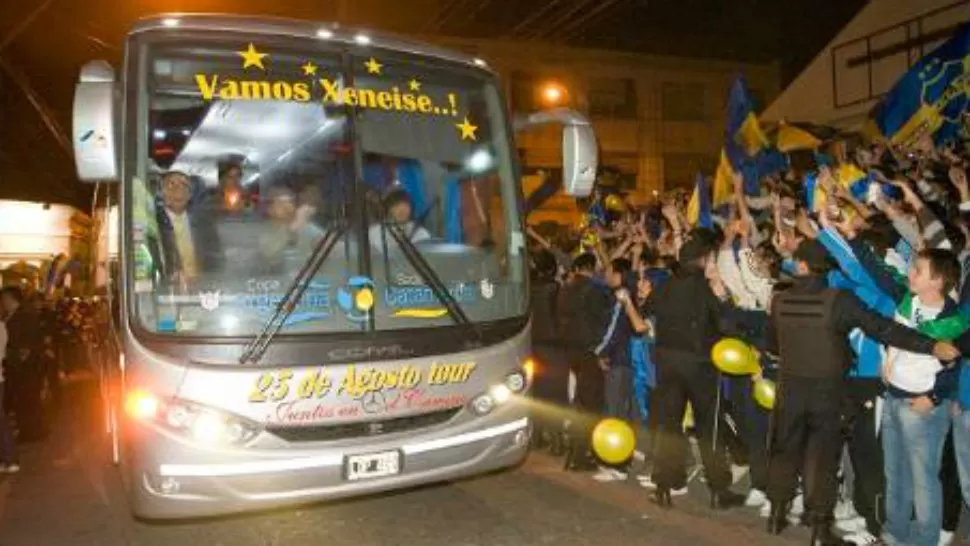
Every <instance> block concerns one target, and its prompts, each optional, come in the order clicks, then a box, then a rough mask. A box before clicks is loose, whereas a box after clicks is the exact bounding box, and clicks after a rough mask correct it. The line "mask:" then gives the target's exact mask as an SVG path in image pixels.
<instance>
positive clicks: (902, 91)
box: [870, 23, 970, 147]
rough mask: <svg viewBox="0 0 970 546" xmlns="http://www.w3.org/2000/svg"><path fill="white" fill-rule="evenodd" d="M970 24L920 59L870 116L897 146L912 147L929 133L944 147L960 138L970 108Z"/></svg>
mask: <svg viewBox="0 0 970 546" xmlns="http://www.w3.org/2000/svg"><path fill="white" fill-rule="evenodd" d="M968 94H970V24H968V23H965V24H963V25H961V26H960V27H959V28H958V29H957V31H956V33H955V34H954V35H953V37H952V38H950V39H949V40H947V41H946V42H944V43H943V45H941V46H940V47H938V48H936V49H934V50H933V51H932V52H930V53H929V54H928V55H926V56H924V57H923V58H922V59H920V60H919V61H918V62H917V63H916V64H915V65H913V67H912V68H910V69H909V71H907V72H906V74H904V75H903V77H902V79H900V80H899V81H898V82H897V83H896V85H895V86H894V87H893V88H892V90H891V91H889V93H887V94H886V96H885V97H883V99H882V101H880V102H879V104H877V105H876V107H875V108H874V109H873V110H872V113H871V115H870V117H871V118H872V120H873V121H874V122H875V124H876V126H877V127H878V128H879V132H880V133H882V136H883V137H885V138H887V139H889V141H890V142H892V143H893V144H900V145H903V146H904V147H912V146H913V145H914V144H915V143H916V142H917V141H918V140H919V139H920V138H922V137H923V136H924V135H927V134H929V135H932V136H933V140H934V142H935V143H937V144H939V143H941V142H944V141H946V140H949V139H951V138H953V137H954V136H956V134H957V131H958V130H959V128H960V126H961V117H962V115H963V113H964V112H965V111H966V110H967V107H968V105H970V98H968Z"/></svg>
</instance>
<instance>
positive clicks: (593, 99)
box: [588, 78, 637, 119]
mask: <svg viewBox="0 0 970 546" xmlns="http://www.w3.org/2000/svg"><path fill="white" fill-rule="evenodd" d="M588 99H589V115H590V116H594V117H604V118H623V119H630V118H636V117H637V86H636V82H634V81H633V80H632V79H630V78H597V79H592V80H590V81H589V94H588Z"/></svg>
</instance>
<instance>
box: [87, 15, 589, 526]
mask: <svg viewBox="0 0 970 546" xmlns="http://www.w3.org/2000/svg"><path fill="white" fill-rule="evenodd" d="M119 73H120V76H116V73H115V70H114V68H113V67H112V66H111V65H110V64H109V63H107V62H105V61H93V62H90V63H88V64H86V65H85V66H83V67H82V69H81V71H80V77H79V81H78V83H77V84H76V90H75V98H74V113H73V129H72V133H73V134H72V138H73V141H74V151H75V162H76V169H77V174H78V178H79V179H80V180H81V181H82V182H84V183H90V184H103V185H106V186H107V187H108V189H109V190H111V191H110V192H109V194H110V195H116V196H117V202H118V205H119V206H120V214H118V215H117V217H118V221H119V222H120V224H121V225H120V227H119V230H118V231H119V233H120V246H119V255H120V259H119V261H120V267H119V268H117V274H116V276H115V277H116V278H114V279H112V281H111V282H112V283H113V284H112V287H113V289H112V290H111V292H112V293H113V294H115V301H114V302H113V304H112V309H113V310H114V312H113V316H114V319H113V322H114V324H113V327H114V330H115V339H117V343H118V346H119V350H118V358H117V362H109V363H105V364H104V366H105V370H104V375H105V377H107V378H109V379H108V380H107V381H105V382H104V384H105V385H106V387H105V390H106V391H107V394H106V395H105V400H107V402H106V412H107V429H108V431H109V432H110V439H111V446H112V453H113V458H114V462H115V463H116V464H117V465H118V467H119V470H120V473H121V476H122V481H123V482H124V484H125V488H126V490H127V495H128V500H129V504H130V508H131V511H132V512H133V514H134V515H135V516H136V517H139V518H144V519H149V520H151V519H171V518H193V517H202V516H213V515H220V514H226V513H233V512H240V511H249V510H254V509H264V508H271V507H277V506H284V505H292V504H295V503H304V502H310V501H318V500H324V499H335V498H341V497H347V496H354V495H362V494H368V493H374V492H381V491H387V490H392V489H397V488H405V487H411V486H415V485H419V484H424V483H429V482H441V481H448V480H454V479H458V478H462V477H466V476H470V475H475V474H479V473H482V472H488V471H492V470H496V469H501V468H506V467H512V466H514V465H516V464H518V463H519V462H520V461H521V460H522V459H523V458H524V456H525V454H526V451H527V446H528V443H529V442H528V440H529V436H530V433H531V423H530V420H529V404H528V401H527V393H528V389H529V385H530V381H531V372H532V362H531V360H530V341H529V290H528V267H527V255H526V250H527V249H526V237H525V235H524V227H523V224H524V222H523V218H522V215H523V213H522V210H521V208H522V203H523V199H522V189H521V187H520V183H519V176H520V174H519V166H518V157H517V153H516V148H515V146H514V144H513V133H514V132H515V131H522V130H528V129H529V128H531V127H533V126H536V125H543V124H550V123H551V124H557V125H559V126H561V129H562V145H563V165H562V169H563V174H562V178H563V180H562V182H563V187H564V191H565V192H566V193H568V194H570V195H576V196H585V195H588V194H589V193H590V190H591V188H592V185H593V182H594V179H595V173H596V160H597V157H596V156H597V147H596V141H595V136H594V135H593V132H592V128H591V125H590V123H589V122H588V121H587V120H586V119H585V118H584V117H583V116H582V115H581V114H579V113H576V112H574V111H571V110H566V109H557V110H550V111H542V112H537V113H535V114H533V115H528V116H523V117H519V118H517V119H514V120H513V119H510V116H509V115H507V111H506V110H507V109H506V103H505V102H504V99H503V95H502V93H501V91H500V83H499V80H498V76H497V75H496V73H495V72H494V71H493V70H492V69H491V68H490V67H489V65H488V64H487V63H486V62H485V61H484V60H482V59H478V58H473V57H468V56H465V55H462V54H459V53H456V52H452V51H448V50H444V49H439V48H437V47H433V46H430V45H424V44H420V43H415V42H412V41H410V40H407V39H403V38H399V37H394V36H389V35H383V34H379V33H376V32H368V31H363V30H356V29H348V28H345V27H342V26H339V25H335V24H320V23H312V22H302V21H291V20H281V19H275V18H248V17H237V16H223V15H199V14H193V15H186V14H172V15H160V16H157V17H152V18H148V19H144V20H141V21H139V22H137V23H136V24H135V25H134V26H133V28H132V29H131V31H130V33H129V34H128V36H127V38H126V42H125V46H124V55H123V61H122V66H121V67H120V68H119ZM102 187H104V186H102Z"/></svg>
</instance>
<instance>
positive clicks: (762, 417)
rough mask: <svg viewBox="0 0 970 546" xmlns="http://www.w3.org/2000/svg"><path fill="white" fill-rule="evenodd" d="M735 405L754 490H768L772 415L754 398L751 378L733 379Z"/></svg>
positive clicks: (733, 401) (733, 404)
mask: <svg viewBox="0 0 970 546" xmlns="http://www.w3.org/2000/svg"><path fill="white" fill-rule="evenodd" d="M731 387H732V391H731V392H732V397H731V398H732V406H733V407H734V413H735V421H736V422H737V425H738V429H739V433H740V435H741V439H742V440H743V441H744V446H745V450H746V452H747V455H748V468H749V472H750V476H751V487H752V489H758V490H759V491H767V490H768V425H769V420H770V414H769V413H768V411H767V410H765V409H764V408H762V407H761V406H759V405H758V402H757V401H755V399H754V394H753V392H752V391H753V384H752V382H751V379H750V378H749V377H738V378H732V385H731Z"/></svg>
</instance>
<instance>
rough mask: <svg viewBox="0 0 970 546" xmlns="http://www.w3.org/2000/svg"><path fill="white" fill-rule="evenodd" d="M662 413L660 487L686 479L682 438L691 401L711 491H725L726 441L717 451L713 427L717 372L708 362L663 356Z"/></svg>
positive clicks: (657, 478)
mask: <svg viewBox="0 0 970 546" xmlns="http://www.w3.org/2000/svg"><path fill="white" fill-rule="evenodd" d="M657 374H658V377H657V383H658V385H659V386H660V388H659V389H658V397H659V398H660V402H659V404H658V405H659V406H660V412H659V413H660V415H658V416H657V424H658V428H657V432H658V434H657V453H656V456H657V460H656V462H655V464H654V467H653V481H654V483H656V484H657V486H658V487H661V488H667V489H674V488H677V487H681V486H682V485H683V483H684V481H685V480H684V475H685V473H686V468H685V466H684V465H685V461H686V459H685V457H684V443H685V442H684V441H683V432H682V430H683V429H682V427H683V422H684V412H685V410H686V406H687V402H690V405H691V407H692V408H693V412H694V426H695V430H696V432H697V440H698V444H699V447H700V451H701V459H702V460H703V462H704V473H705V476H706V477H707V483H708V486H710V488H711V490H712V491H723V490H725V489H727V488H728V487H729V486H730V485H731V472H730V471H729V470H728V468H727V461H726V460H725V457H724V448H723V442H722V443H720V444H719V445H718V450H717V453H716V454H715V452H714V445H713V443H712V438H713V432H714V431H713V429H714V412H715V403H716V401H715V398H716V396H717V374H716V373H715V372H714V368H713V367H712V366H711V365H709V364H706V363H691V362H677V361H675V360H669V361H666V362H664V361H663V360H661V361H660V362H658V365H657Z"/></svg>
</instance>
